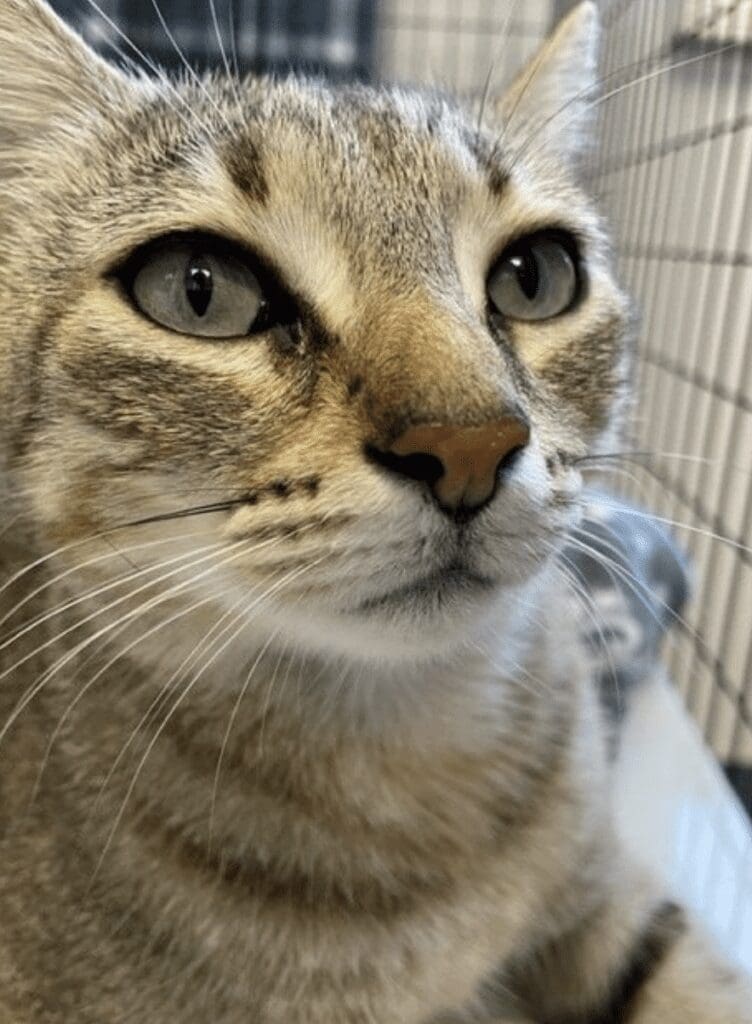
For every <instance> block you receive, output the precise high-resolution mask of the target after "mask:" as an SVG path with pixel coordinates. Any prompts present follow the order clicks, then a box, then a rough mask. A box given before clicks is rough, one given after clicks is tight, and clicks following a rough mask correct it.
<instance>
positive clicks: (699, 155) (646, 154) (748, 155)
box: [56, 0, 752, 969]
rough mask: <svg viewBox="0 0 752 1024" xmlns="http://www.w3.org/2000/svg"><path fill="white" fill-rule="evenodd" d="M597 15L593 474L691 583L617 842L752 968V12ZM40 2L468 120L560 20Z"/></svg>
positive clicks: (471, 8)
mask: <svg viewBox="0 0 752 1024" xmlns="http://www.w3.org/2000/svg"><path fill="white" fill-rule="evenodd" d="M600 5H601V7H602V10H603V19H604V23H605V26H606V32H605V49H604V54H603V62H602V69H601V74H602V82H601V87H600V94H601V98H600V100H599V102H598V106H597V108H596V109H597V110H598V113H599V117H600V130H599V136H598V145H597V146H596V147H595V149H594V151H593V153H592V154H591V156H590V158H589V162H588V165H587V167H586V176H587V184H588V187H589V189H590V190H591V191H592V193H593V194H594V195H595V197H596V198H597V200H598V202H599V204H600V206H601V208H602V209H603V211H604V212H605V214H606V215H607V216H608V218H609V220H610V222H611V224H612V225H613V227H614V231H615V242H616V256H617V260H618V265H619V269H620V272H621V279H622V281H623V282H624V284H625V285H626V287H627V288H628V289H629V290H630V291H631V293H632V294H633V295H634V296H635V297H636V299H637V302H638V305H639V308H640V310H641V314H642V323H641V331H640V352H639V361H638V384H639V388H638V393H637V400H636V403H635V407H634V410H633V417H632V424H631V437H630V439H629V441H628V443H627V444H626V445H625V446H624V450H623V453H622V454H621V455H620V457H619V458H613V459H608V460H605V461H604V464H603V465H602V466H600V467H599V472H601V473H602V477H601V480H602V481H603V482H606V483H607V485H608V486H609V487H610V488H611V489H613V490H616V491H618V492H620V493H622V494H625V495H627V496H629V497H630V498H631V499H632V500H634V501H636V502H638V503H640V504H641V505H642V506H646V507H648V508H650V509H651V510H652V511H653V512H654V513H655V514H656V516H658V517H659V518H660V520H661V521H664V522H665V523H666V524H667V525H670V526H671V528H672V529H673V531H674V532H675V535H676V536H677V537H678V538H679V540H680V542H681V544H682V545H683V546H684V547H685V548H686V550H687V551H688V552H689V553H690V556H691V561H692V566H693V570H692V575H693V579H692V591H693V598H692V601H691V604H690V605H689V607H688V608H687V609H685V610H684V612H683V615H682V617H681V618H680V619H679V620H677V622H676V623H675V628H674V629H673V630H672V631H671V634H670V636H669V638H668V640H667V643H666V648H665V661H666V668H667V680H670V684H669V683H668V682H667V684H666V686H665V687H664V688H663V689H662V690H660V692H655V693H653V694H638V695H637V696H636V698H635V701H634V707H633V708H632V709H631V711H630V716H631V717H630V720H629V723H628V726H627V729H628V734H629V736H630V737H631V739H630V741H629V743H625V759H626V767H624V769H623V771H622V776H621V780H620V785H621V787H622V788H621V793H622V801H621V802H622V805H623V807H624V818H625V822H624V827H625V831H627V832H628V833H629V835H630V838H631V840H632V841H633V842H634V845H635V846H636V847H639V848H640V849H639V850H638V852H641V853H642V854H644V855H645V856H646V857H647V859H652V860H653V862H654V863H655V864H656V865H657V866H658V867H659V868H660V869H662V870H663V871H664V872H665V873H666V875H667V877H669V878H670V880H671V883H672V884H673V885H674V887H675V888H676V889H677V890H678V891H679V893H680V895H682V896H683V897H684V898H685V899H687V900H689V901H690V902H692V903H693V904H694V905H695V906H696V907H698V909H701V910H702V911H703V912H704V913H705V915H706V919H707V921H708V924H709V926H710V927H712V928H713V929H714V930H715V931H716V933H717V934H718V935H719V937H721V938H722V940H723V941H724V942H725V943H726V944H727V946H728V948H729V950H730V951H732V952H733V953H734V954H735V955H737V956H738V957H739V958H740V959H741V960H742V961H743V962H744V963H746V964H747V966H748V967H749V968H750V969H752V842H750V831H749V828H748V821H747V820H746V818H745V817H744V815H743V813H742V812H741V804H746V806H747V808H748V809H751V810H752V201H751V200H750V195H751V194H752V0H601V4H600ZM56 6H57V8H58V10H60V12H61V13H62V14H64V15H65V16H66V17H68V18H69V19H70V20H71V21H73V22H74V23H75V24H76V25H77V26H78V27H79V28H80V29H81V30H82V31H83V32H84V34H85V35H86V37H87V38H88V39H89V41H90V42H92V43H93V44H94V45H96V46H98V47H100V48H101V49H102V50H103V51H104V52H107V53H110V54H113V53H119V54H120V55H121V58H126V57H127V59H129V60H136V61H137V62H139V61H140V62H142V63H146V64H147V65H148V64H149V62H150V61H153V62H156V63H157V64H159V65H163V66H166V67H168V68H171V69H173V70H175V69H178V68H180V67H181V66H184V64H185V62H186V61H187V62H188V63H190V64H191V65H192V66H193V67H195V68H196V69H197V70H199V71H200V70H203V69H205V68H207V67H211V66H219V65H221V64H222V63H224V62H227V64H228V65H229V66H230V67H232V68H233V69H235V68H237V69H238V70H239V71H240V72H245V71H252V72H258V71H270V70H271V71H277V72H282V73H284V72H287V71H288V70H289V69H291V68H296V69H304V70H307V71H313V72H316V73H322V74H325V75H327V76H328V77H330V78H332V79H335V80H337V81H340V80H347V79H352V78H357V79H362V80H367V81H380V80H387V81H401V82H410V83H416V82H417V83H422V84H427V85H430V86H437V87H440V88H444V89H449V90H452V91H455V92H460V93H462V94H464V95H466V96H467V97H468V98H469V100H470V101H471V102H476V103H477V102H478V99H479V97H480V94H481V93H482V91H483V88H484V84H485V82H486V79H487V77H488V75H489V74H491V75H492V86H493V87H497V88H501V87H502V85H503V83H504V81H505V80H506V79H508V78H509V77H510V75H511V74H512V73H513V72H514V71H515V70H516V69H517V68H518V67H519V65H520V64H521V63H522V62H523V61H524V60H525V59H526V58H527V57H529V56H530V55H531V54H532V52H533V51H534V50H535V48H536V47H537V46H538V44H539V43H540V42H541V40H542V39H543V38H544V37H545V35H546V34H547V33H548V32H549V30H550V29H551V27H552V25H553V24H554V23H555V22H556V20H557V19H558V18H559V17H561V16H562V15H563V14H564V13H566V11H567V10H568V9H569V8H571V7H572V6H574V3H573V2H570V0H463V2H462V4H459V3H457V2H456V0H215V2H214V3H212V2H211V0H199V2H198V3H196V2H195V0H193V2H188V0H160V4H159V8H157V6H156V5H155V3H154V2H153V0H101V7H99V8H97V7H96V6H95V5H94V4H93V3H92V2H91V0H76V2H74V0H57V3H56ZM126 39H127V40H129V42H127V41H126ZM220 40H221V42H220ZM615 454H616V453H615ZM658 598H659V600H660V595H658ZM683 709H686V710H683ZM686 712H688V714H687V713H686ZM719 766H720V767H719ZM721 770H722V772H723V775H722V774H721ZM724 778H725V779H726V780H728V781H729V782H730V783H731V784H732V785H733V787H734V790H735V792H736V794H737V796H736V797H735V796H733V795H732V791H731V790H730V789H729V787H728V786H727V784H726V782H724V781H723V779H724ZM635 837H636V838H635Z"/></svg>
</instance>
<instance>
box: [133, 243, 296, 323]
mask: <svg viewBox="0 0 752 1024" xmlns="http://www.w3.org/2000/svg"><path fill="white" fill-rule="evenodd" d="M250 262H251V261H250V257H249V258H245V257H244V254H242V253H241V252H238V251H234V247H231V246H229V245H226V244H224V243H223V242H222V241H221V240H219V239H213V238H212V237H211V236H202V235H178V236H171V237H168V238H165V239H162V240H159V241H157V242H155V243H151V244H149V245H148V246H146V247H145V248H143V249H141V250H139V251H138V252H137V253H136V254H134V255H133V256H132V257H131V258H130V259H129V260H128V263H127V264H126V267H125V268H124V272H123V273H122V274H121V277H122V279H123V280H124V283H125V285H126V288H127V290H128V291H129V293H130V296H131V298H132V300H133V302H134V303H135V305H136V306H137V307H138V309H139V310H140V311H141V312H142V313H144V314H145V315H146V316H148V317H149V318H150V319H151V320H154V321H155V322H156V323H158V324H160V325H161V326H163V327H168V328H169V329H170V330H173V331H178V332H179V333H181V334H190V335H193V336H195V337H201V338H214V339H222V338H225V339H226V338H238V337H243V336H247V335H249V334H258V333H260V332H261V331H263V330H268V329H269V328H271V327H274V326H277V325H279V324H288V323H290V322H292V320H293V319H294V315H293V313H292V311H291V303H290V301H289V300H286V299H285V297H284V296H283V294H282V292H281V290H280V289H279V287H275V286H274V285H273V284H271V283H270V282H269V281H268V280H263V283H262V279H264V278H265V277H267V275H266V274H265V273H264V272H263V271H262V270H261V268H259V267H253V268H252V267H251V265H250Z"/></svg>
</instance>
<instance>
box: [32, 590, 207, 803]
mask: <svg viewBox="0 0 752 1024" xmlns="http://www.w3.org/2000/svg"><path fill="white" fill-rule="evenodd" d="M214 600H215V598H214V596H211V597H204V598H201V600H200V601H196V602H194V603H193V604H192V605H190V606H189V607H188V608H181V609H180V610H179V611H177V612H175V613H174V614H173V615H171V616H169V618H167V619H164V620H162V621H161V622H159V623H157V625H155V626H152V627H151V629H148V630H147V631H146V632H145V633H141V634H140V635H139V636H137V637H136V639H135V640H132V641H131V642H130V643H129V644H128V645H127V646H126V647H124V648H122V649H121V650H119V651H118V652H117V654H115V655H113V657H111V658H110V660H109V661H108V662H106V663H105V665H103V666H102V667H101V668H100V669H98V670H97V672H96V673H95V674H94V675H93V676H92V677H91V678H90V679H89V680H88V681H87V682H86V683H85V684H84V686H82V687H81V689H80V690H79V691H78V693H77V694H76V696H75V697H74V698H73V700H72V701H71V702H70V703H69V704H68V706H67V707H66V708H65V710H64V712H63V714H62V715H61V717H60V718H59V719H58V722H57V725H56V726H55V728H54V730H53V732H52V734H51V736H50V739H49V740H48V743H47V747H46V749H45V752H44V755H43V757H42V763H41V765H40V768H39V771H38V773H37V778H36V782H35V783H34V789H33V791H32V795H31V801H30V802H31V803H32V804H33V803H34V801H35V800H36V798H37V795H38V793H39V789H40V786H41V784H42V777H43V776H44V772H45V769H46V766H47V763H48V761H49V759H50V755H51V753H52V750H53V747H54V746H55V743H56V741H57V738H58V736H59V735H60V733H61V732H62V730H63V728H64V727H65V723H66V722H67V721H68V719H69V718H70V716H71V715H72V714H73V712H74V711H75V709H76V708H77V707H78V705H79V704H80V703H81V701H82V700H83V699H84V697H85V696H86V694H87V693H89V692H90V691H91V690H92V689H93V687H94V686H95V685H96V684H97V682H98V681H99V680H100V679H101V678H103V677H104V676H105V674H106V673H107V672H108V671H109V670H110V669H111V668H112V666H113V665H115V664H116V663H117V662H118V661H119V660H120V659H121V658H124V657H126V656H127V655H128V654H129V653H130V652H131V651H132V650H133V649H134V648H135V647H137V646H138V645H139V644H141V643H143V642H144V641H145V640H148V639H149V637H151V636H153V635H154V634H155V633H158V632H159V631H160V630H162V629H165V628H166V627H167V626H170V625H172V623H173V622H177V621H178V620H179V619H182V618H185V616H187V615H190V614H192V613H193V612H195V611H197V610H198V609H199V608H203V607H205V606H206V605H207V604H211V603H212V602H213V601H214ZM149 610H150V609H149V608H148V607H146V606H144V607H143V608H142V613H143V612H146V611H149ZM128 625H130V622H127V623H126V624H125V626H126V627H127V626H128ZM122 631H123V630H122V629H121V630H119V631H118V634H117V635H118V636H119V635H120V633H121V632H122ZM112 639H114V638H113V637H110V638H108V640H112ZM73 678H74V679H75V676H74V677H73ZM72 681H73V680H71V682H72Z"/></svg>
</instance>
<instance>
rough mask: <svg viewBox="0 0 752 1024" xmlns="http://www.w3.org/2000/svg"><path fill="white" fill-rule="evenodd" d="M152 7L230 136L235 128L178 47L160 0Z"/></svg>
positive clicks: (153, 3)
mask: <svg viewBox="0 0 752 1024" xmlns="http://www.w3.org/2000/svg"><path fill="white" fill-rule="evenodd" d="M151 5H152V7H153V8H154V11H155V12H156V15H157V18H158V19H159V24H160V25H161V26H162V30H163V31H164V34H165V35H166V36H167V38H168V39H169V41H170V45H171V46H172V47H173V49H174V50H175V53H176V54H177V56H178V58H179V59H180V61H181V63H182V64H183V66H184V67H185V69H186V71H187V72H188V75H189V76H190V78H191V79H192V80H193V82H194V83H195V84H196V85H197V86H198V88H199V89H200V91H201V93H202V94H203V95H204V96H205V97H206V99H207V100H208V101H209V104H210V105H211V106H212V107H213V108H214V111H215V112H216V113H217V114H218V115H219V117H220V119H221V120H222V121H223V122H224V125H225V127H226V128H227V131H228V132H229V133H230V134H232V132H233V127H232V125H231V124H230V121H229V120H228V118H227V115H226V114H225V112H224V110H222V108H221V107H220V105H219V104H218V103H217V101H216V100H215V99H214V97H213V96H212V94H211V93H210V92H209V90H208V89H207V88H206V85H205V84H204V83H203V82H202V80H201V78H200V76H199V75H198V74H197V73H196V71H195V69H194V67H193V66H192V64H191V63H190V61H189V60H188V58H187V57H186V55H185V54H184V53H183V51H182V50H181V49H180V46H179V45H178V41H177V39H176V38H175V36H174V35H173V34H172V31H171V30H170V26H169V25H168V24H167V21H166V19H165V16H164V14H163V13H162V9H161V7H160V6H159V3H158V0H151Z"/></svg>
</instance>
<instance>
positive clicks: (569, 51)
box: [500, 0, 600, 163]
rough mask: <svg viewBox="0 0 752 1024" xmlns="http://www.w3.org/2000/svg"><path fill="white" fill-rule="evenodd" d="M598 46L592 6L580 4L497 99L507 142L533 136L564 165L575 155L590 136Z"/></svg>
mask: <svg viewBox="0 0 752 1024" xmlns="http://www.w3.org/2000/svg"><path fill="white" fill-rule="evenodd" d="M599 42H600V22H599V16H598V8H597V5H596V4H595V3H594V2H593V0H585V2H583V3H580V4H578V5H577V7H575V8H574V10H573V11H572V12H571V13H570V14H568V15H567V16H566V17H565V18H564V19H563V20H562V21H561V22H560V24H559V25H558V27H557V28H556V30H555V31H554V33H553V35H551V36H550V38H549V39H548V40H547V41H546V42H545V43H544V44H543V46H542V47H541V49H540V50H539V51H538V53H537V54H536V55H535V56H534V57H533V58H532V60H531V61H530V62H529V63H528V64H527V66H526V67H525V68H524V69H523V70H522V71H521V72H520V73H519V74H518V75H517V77H516V78H515V80H514V81H513V83H512V85H511V86H510V88H509V90H508V91H507V92H506V94H505V95H504V97H503V98H502V101H501V107H500V116H501V120H502V124H503V125H506V131H507V132H508V134H509V136H510V138H516V139H518V140H519V142H520V145H521V146H524V145H526V142H525V140H526V139H527V138H532V135H533V134H536V135H537V136H538V138H540V139H541V142H540V145H542V146H545V147H547V149H548V150H549V152H554V153H555V155H556V156H557V157H559V158H560V159H563V160H565V161H566V162H570V163H571V162H575V161H576V160H577V159H578V158H579V157H580V156H581V154H582V151H583V150H584V149H585V148H587V146H588V144H589V142H590V136H591V134H592V122H593V120H594V118H593V116H592V109H591V104H592V101H593V95H592V94H593V91H594V89H595V87H596V84H597V71H598V50H599ZM536 145H538V144H537V143H536Z"/></svg>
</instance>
